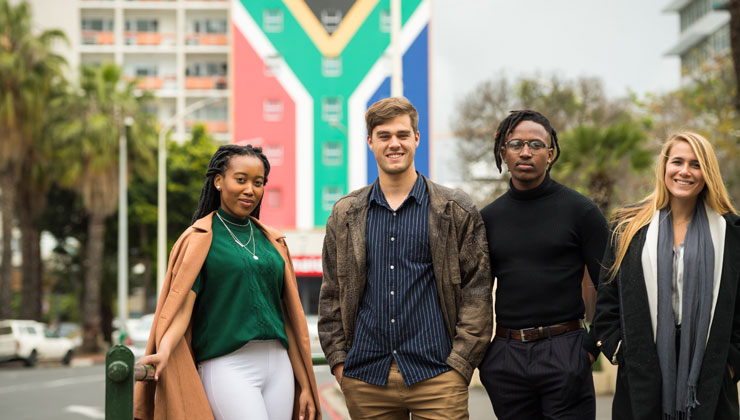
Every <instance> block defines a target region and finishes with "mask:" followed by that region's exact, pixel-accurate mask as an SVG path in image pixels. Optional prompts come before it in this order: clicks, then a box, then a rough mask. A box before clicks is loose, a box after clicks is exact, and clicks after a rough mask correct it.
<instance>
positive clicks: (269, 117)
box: [262, 99, 283, 122]
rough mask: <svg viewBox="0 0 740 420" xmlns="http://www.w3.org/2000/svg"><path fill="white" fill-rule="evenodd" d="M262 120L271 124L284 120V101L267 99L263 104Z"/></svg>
mask: <svg viewBox="0 0 740 420" xmlns="http://www.w3.org/2000/svg"><path fill="white" fill-rule="evenodd" d="M262 118H263V119H264V120H265V121H270V122H275V121H280V120H282V119H283V101H282V100H281V99H265V100H264V101H263V102H262Z"/></svg>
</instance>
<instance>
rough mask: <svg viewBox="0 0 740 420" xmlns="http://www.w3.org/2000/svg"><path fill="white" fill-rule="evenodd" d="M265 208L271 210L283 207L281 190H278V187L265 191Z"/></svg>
mask: <svg viewBox="0 0 740 420" xmlns="http://www.w3.org/2000/svg"><path fill="white" fill-rule="evenodd" d="M271 163H272V162H271ZM265 206H266V207H269V208H271V209H276V208H280V207H282V206H283V190H282V189H280V187H270V188H267V189H265Z"/></svg>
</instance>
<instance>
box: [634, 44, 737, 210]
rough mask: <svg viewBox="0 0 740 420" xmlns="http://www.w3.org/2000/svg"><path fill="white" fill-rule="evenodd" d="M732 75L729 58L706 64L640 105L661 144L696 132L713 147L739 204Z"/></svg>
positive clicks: (725, 178) (653, 135) (654, 135)
mask: <svg viewBox="0 0 740 420" xmlns="http://www.w3.org/2000/svg"><path fill="white" fill-rule="evenodd" d="M737 91H738V89H737V83H736V81H735V71H734V68H733V63H732V60H731V58H730V57H718V58H715V59H712V60H708V61H707V62H706V63H705V64H704V65H703V68H702V69H701V71H699V72H696V73H694V74H692V75H691V76H689V78H688V80H686V81H685V83H683V84H682V86H681V87H680V88H679V89H676V90H674V91H672V92H668V93H663V94H658V95H650V96H648V97H647V98H646V99H644V100H642V101H639V102H638V105H639V106H640V109H641V111H642V112H643V113H644V115H645V116H647V117H649V118H650V119H651V120H653V122H654V124H653V129H652V130H651V135H652V137H653V138H655V139H657V141H659V142H662V141H663V140H665V139H666V138H668V136H670V135H671V134H672V133H675V132H676V131H680V130H691V131H696V132H698V133H700V134H702V135H703V136H705V137H706V138H707V139H709V141H710V142H712V144H713V145H714V147H715V149H716V153H717V159H718V160H719V163H720V168H721V170H722V177H723V179H724V181H725V185H726V186H727V189H728V191H729V193H730V195H731V196H732V198H733V199H734V202H735V204H738V202H740V115H739V114H738V111H737V109H736V108H735V102H734V101H735V97H736V95H737Z"/></svg>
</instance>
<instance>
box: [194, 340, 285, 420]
mask: <svg viewBox="0 0 740 420" xmlns="http://www.w3.org/2000/svg"><path fill="white" fill-rule="evenodd" d="M198 374H199V375H200V381H201V382H202V383H203V388H205V390H206V395H207V396H208V402H209V403H210V404H211V410H212V411H213V416H214V417H215V418H216V420H245V419H249V420H290V418H291V416H292V414H293V394H294V393H295V384H294V382H293V381H294V379H293V368H292V367H291V365H290V359H289V358H288V351H287V350H286V349H285V347H283V345H282V344H280V342H279V341H277V340H266V341H261V340H253V341H250V342H249V343H247V344H245V345H244V347H242V348H240V349H239V350H236V351H234V352H233V353H229V354H227V355H224V356H221V357H216V358H214V359H210V360H206V361H204V362H201V363H200V365H199V366H198Z"/></svg>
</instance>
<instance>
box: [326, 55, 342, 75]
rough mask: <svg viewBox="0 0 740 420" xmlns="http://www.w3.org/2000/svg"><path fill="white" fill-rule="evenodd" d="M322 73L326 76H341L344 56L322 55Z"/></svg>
mask: <svg viewBox="0 0 740 420" xmlns="http://www.w3.org/2000/svg"><path fill="white" fill-rule="evenodd" d="M321 74H323V75H324V77H339V76H341V75H342V57H332V58H329V57H322V58H321Z"/></svg>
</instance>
